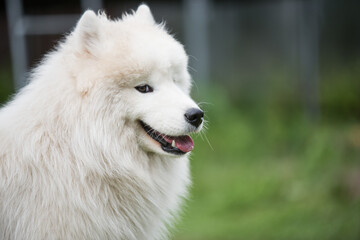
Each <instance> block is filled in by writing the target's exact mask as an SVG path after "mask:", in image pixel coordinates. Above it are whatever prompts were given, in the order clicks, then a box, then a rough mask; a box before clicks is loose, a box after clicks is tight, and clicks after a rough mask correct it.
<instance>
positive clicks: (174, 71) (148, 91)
mask: <svg viewBox="0 0 360 240" xmlns="http://www.w3.org/2000/svg"><path fill="white" fill-rule="evenodd" d="M69 39H70V40H69V41H71V44H69V45H71V46H72V47H71V49H68V50H69V51H70V52H72V53H75V54H72V55H73V58H74V62H76V64H73V65H74V66H70V68H71V69H73V70H72V72H73V75H76V86H77V89H78V90H79V91H80V93H81V94H82V95H84V96H86V95H87V96H92V97H96V99H98V100H97V101H98V102H106V104H107V106H106V108H107V109H108V110H107V114H111V115H112V119H117V120H119V121H120V120H123V121H124V122H125V123H126V124H127V126H130V127H131V128H132V129H133V133H134V135H136V141H137V143H138V145H139V146H140V147H141V148H142V149H144V150H146V151H149V152H155V153H158V154H165V155H172V156H175V155H183V154H186V153H188V152H190V151H191V150H192V149H193V147H194V144H193V141H192V139H191V137H190V136H189V135H188V134H189V133H192V132H198V131H200V129H201V128H202V125H203V116H204V113H203V112H202V110H201V109H200V108H199V107H198V106H197V104H196V103H195V102H194V101H193V100H192V99H191V98H190V96H189V93H190V87H191V77H190V75H189V73H188V70H187V68H188V57H187V55H186V53H185V51H184V48H183V46H182V45H181V44H180V43H179V42H177V41H176V40H175V39H174V38H173V37H172V36H171V35H169V34H168V33H167V32H166V30H165V29H164V26H163V25H162V24H156V23H155V21H154V19H153V17H152V14H151V12H150V9H149V8H148V7H147V6H146V5H141V6H140V7H139V8H138V9H137V11H136V12H134V13H133V14H131V15H125V16H124V17H123V19H121V20H116V21H110V20H108V19H107V17H106V16H105V15H104V14H99V15H96V14H95V13H94V12H92V11H87V12H85V13H84V15H83V16H82V17H81V19H80V20H79V22H78V24H77V26H76V28H75V30H74V32H73V33H72V34H71V36H70V38H69ZM75 72H76V73H75ZM99 99H100V100H99ZM94 104H95V105H96V104H97V103H96V102H95V103H94ZM100 106H102V107H104V106H103V105H99V107H100ZM109 109H110V110H109Z"/></svg>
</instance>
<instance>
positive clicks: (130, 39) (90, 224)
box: [0, 5, 203, 240]
mask: <svg viewBox="0 0 360 240" xmlns="http://www.w3.org/2000/svg"><path fill="white" fill-rule="evenodd" d="M187 62H188V58H187V55H186V54H185V51H184V48H183V47H182V45H181V44H179V43H178V42H177V41H176V40H174V38H172V37H171V36H170V35H169V34H168V33H167V32H166V31H165V30H164V27H163V26H162V25H157V24H156V23H155V21H154V19H153V17H152V15H151V12H150V9H149V8H148V7H147V6H146V5H141V6H140V7H139V8H138V10H137V11H136V12H134V13H133V14H131V15H126V16H124V17H123V19H121V20H116V21H110V20H108V19H107V17H106V16H105V15H104V14H99V15H98V16H97V15H96V14H95V13H94V12H92V11H87V12H85V13H84V15H83V16H82V17H81V19H80V20H79V22H78V24H77V26H76V28H75V29H74V31H73V32H72V33H71V34H70V35H69V36H68V37H67V38H66V39H65V41H64V42H63V43H61V44H60V45H59V46H58V47H57V49H56V50H55V51H53V52H52V53H50V54H48V55H47V57H46V58H45V60H44V61H43V62H42V63H41V64H40V66H39V67H38V68H36V69H35V70H34V72H33V73H32V77H31V81H30V83H29V85H28V86H26V87H25V88H24V89H22V90H21V91H20V93H19V94H17V95H16V97H15V98H14V100H13V101H11V102H10V103H8V104H7V105H6V106H5V107H3V108H2V109H1V111H0V239H1V240H10V239H11V240H42V239H61V240H65V239H66V240H67V239H69V240H71V239H99V240H100V239H101V240H103V239H147V240H148V239H164V238H166V237H167V230H166V228H167V226H169V224H171V221H172V219H173V217H174V215H175V214H176V213H177V211H178V210H179V205H180V203H181V200H182V198H183V197H184V196H186V194H187V187H188V185H189V183H190V180H189V162H188V155H189V152H190V151H191V150H192V149H193V147H194V144H193V141H192V139H191V138H190V137H189V136H188V135H187V134H189V133H191V132H198V131H200V129H201V128H202V125H203V123H202V122H203V112H202V111H201V110H200V109H199V107H198V106H197V105H196V104H195V102H194V101H193V100H192V99H191V98H190V97H189V91H190V85H191V84H190V75H189V73H188V71H187Z"/></svg>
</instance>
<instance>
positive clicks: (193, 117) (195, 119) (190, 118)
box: [185, 108, 204, 127]
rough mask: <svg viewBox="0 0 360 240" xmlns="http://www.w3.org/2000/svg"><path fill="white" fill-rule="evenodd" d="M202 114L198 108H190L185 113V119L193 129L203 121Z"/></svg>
mask: <svg viewBox="0 0 360 240" xmlns="http://www.w3.org/2000/svg"><path fill="white" fill-rule="evenodd" d="M203 117H204V112H203V111H201V110H200V109H198V108H190V109H189V110H187V111H186V113H185V119H186V121H187V122H188V123H190V124H191V125H193V126H194V127H199V126H200V124H201V123H202V121H203Z"/></svg>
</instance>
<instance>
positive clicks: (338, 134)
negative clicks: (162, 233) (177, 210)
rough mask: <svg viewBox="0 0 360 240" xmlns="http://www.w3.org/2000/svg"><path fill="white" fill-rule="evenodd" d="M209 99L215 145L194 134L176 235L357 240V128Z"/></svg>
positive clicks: (198, 239) (195, 239) (199, 239)
mask: <svg viewBox="0 0 360 240" xmlns="http://www.w3.org/2000/svg"><path fill="white" fill-rule="evenodd" d="M207 96H208V97H207V98H208V99H209V102H211V103H212V104H209V105H205V108H206V109H207V112H206V115H207V117H208V119H209V121H210V124H209V127H208V130H207V131H206V134H205V135H206V136H207V138H208V139H209V142H210V143H211V146H212V148H213V149H212V148H211V147H210V146H209V144H208V142H207V141H206V140H204V139H202V138H201V137H195V150H194V153H193V155H192V157H191V165H192V176H193V182H194V185H193V188H192V191H191V197H190V200H189V201H188V202H187V204H186V205H187V206H186V208H185V211H184V214H183V218H182V220H181V221H180V223H179V224H178V225H177V227H176V232H175V234H174V235H175V237H174V239H175V240H183V239H184V240H185V239H187V240H205V239H206V240H212V239H245V240H252V239H259V240H267V239H274V240H280V239H284V240H285V239H286V240H287V239H348V240H351V239H354V240H355V239H360V125H357V124H356V123H341V124H340V123H326V122H319V123H311V122H309V121H307V120H306V118H304V117H301V116H294V117H292V118H289V117H286V118H284V117H281V116H277V115H276V113H272V112H271V111H264V112H267V113H262V114H253V113H249V112H242V111H241V109H238V108H236V107H233V106H231V104H229V103H228V102H227V101H226V99H225V98H224V95H223V94H217V93H216V92H215V93H214V92H213V93H211V94H209V95H207ZM209 96H211V97H209Z"/></svg>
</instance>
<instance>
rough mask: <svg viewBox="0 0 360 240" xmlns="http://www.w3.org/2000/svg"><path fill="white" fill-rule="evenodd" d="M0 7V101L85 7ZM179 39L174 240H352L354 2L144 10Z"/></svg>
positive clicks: (359, 86) (357, 102) (359, 126)
mask: <svg viewBox="0 0 360 240" xmlns="http://www.w3.org/2000/svg"><path fill="white" fill-rule="evenodd" d="M141 2H142V1H121V0H103V1H98V0H82V1H80V0H79V1H74V0H71V1H70V0H62V1H60V0H59V1H45V0H31V1H30V0H23V1H21V0H7V1H1V5H0V36H1V38H0V51H1V54H0V104H4V103H5V102H6V101H8V100H9V99H10V98H11V95H12V94H14V93H15V92H16V90H17V89H18V88H20V87H21V86H23V85H24V84H26V80H25V79H26V78H25V77H24V76H25V75H26V74H25V73H26V72H27V71H29V69H31V68H33V67H35V66H36V64H37V63H39V61H40V60H41V58H42V56H43V55H44V54H45V53H46V52H47V51H49V50H50V49H52V48H53V47H54V46H55V45H56V42H57V41H58V40H60V39H62V38H63V37H64V34H66V33H69V32H70V31H71V29H72V27H73V26H74V25H75V23H76V21H77V19H78V18H79V16H80V13H81V12H82V11H83V10H84V9H87V8H92V9H94V10H97V9H99V8H101V9H105V10H106V12H107V13H108V15H110V17H112V18H115V17H121V14H122V13H123V12H125V11H129V10H130V9H136V7H137V6H138V5H139V4H140V3H141ZM145 2H146V3H147V4H148V5H149V6H150V8H151V9H152V12H153V15H154V17H155V19H156V20H157V21H158V22H161V21H164V20H165V21H166V22H167V28H168V29H169V31H170V32H171V33H173V34H175V37H176V38H177V39H178V40H180V41H181V42H182V43H184V45H185V48H186V50H187V52H188V53H189V55H190V66H191V70H190V71H191V74H192V75H193V78H194V87H193V92H192V94H193V96H194V98H195V99H196V100H197V101H198V102H199V103H200V105H201V106H202V108H203V109H204V110H205V112H206V119H207V129H206V130H205V131H204V132H203V134H201V136H194V138H195V150H194V153H193V154H192V156H191V165H192V176H193V182H194V184H193V187H192V190H191V197H190V199H189V201H188V202H187V204H186V207H185V210H184V212H183V214H182V218H181V219H180V220H179V221H178V223H177V226H176V228H175V230H173V234H174V237H173V239H175V240H185V239H189V240H213V239H214V240H215V239H216V240H217V239H229V240H230V239H231V240H232V239H245V240H252V239H259V240H267V239H274V240H275V239H276V240H280V239H284V240H285V239H286V240H288V239H334V240H335V239H336V240H337V239H347V240H352V239H354V240H357V239H360V122H359V120H360V14H359V11H360V2H359V1H357V0H347V1H340V0H323V1H320V0H318V1H317V0H313V1H311V0H303V1H301V0H263V1H256V0H241V1H240V0H239V1H227V0H224V1H220V0H178V1H175V0H174V1H170V0H168V1H165V0H163V1H160V0H159V1H150V0H149V1H145Z"/></svg>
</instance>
